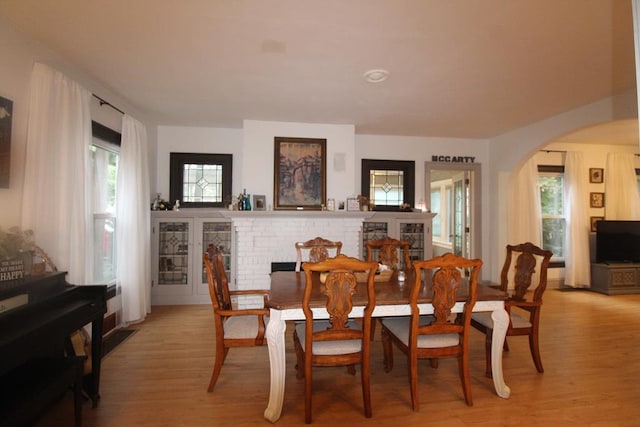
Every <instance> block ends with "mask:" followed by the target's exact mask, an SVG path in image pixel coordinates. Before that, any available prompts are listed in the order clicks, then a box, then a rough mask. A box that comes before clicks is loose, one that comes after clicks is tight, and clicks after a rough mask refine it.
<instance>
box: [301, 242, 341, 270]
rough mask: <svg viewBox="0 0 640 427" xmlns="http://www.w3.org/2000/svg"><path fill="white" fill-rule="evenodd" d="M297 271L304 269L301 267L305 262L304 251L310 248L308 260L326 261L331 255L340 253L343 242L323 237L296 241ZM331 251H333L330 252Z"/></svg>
mask: <svg viewBox="0 0 640 427" xmlns="http://www.w3.org/2000/svg"><path fill="white" fill-rule="evenodd" d="M295 247H296V271H302V270H301V269H300V267H301V266H302V263H303V255H302V252H303V251H307V250H308V252H309V253H308V257H307V261H308V262H319V261H324V260H325V259H327V258H329V257H330V256H338V255H340V251H341V250H342V242H334V241H331V240H327V239H325V238H322V237H316V238H315V239H311V240H307V241H306V242H296V244H295ZM330 251H331V252H332V253H330Z"/></svg>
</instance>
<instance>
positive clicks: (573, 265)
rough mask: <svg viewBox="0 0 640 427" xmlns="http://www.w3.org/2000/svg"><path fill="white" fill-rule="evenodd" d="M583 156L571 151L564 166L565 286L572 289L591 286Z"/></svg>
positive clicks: (588, 226)
mask: <svg viewBox="0 0 640 427" xmlns="http://www.w3.org/2000/svg"><path fill="white" fill-rule="evenodd" d="M582 157H583V156H582V153H580V152H575V151H568V152H567V154H566V158H565V165H564V209H565V218H566V229H565V233H566V234H565V245H564V251H565V254H564V264H565V268H564V272H565V278H564V284H565V285H567V286H570V287H573V288H588V287H589V286H590V285H591V260H590V258H589V231H590V224H589V222H588V220H587V212H589V207H588V205H587V200H586V197H585V194H586V191H587V189H586V186H585V184H586V179H585V177H586V176H588V175H587V173H586V172H585V168H584V161H583V158H582Z"/></svg>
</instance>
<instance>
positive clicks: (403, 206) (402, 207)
mask: <svg viewBox="0 0 640 427" xmlns="http://www.w3.org/2000/svg"><path fill="white" fill-rule="evenodd" d="M400 210H401V211H402V212H413V208H412V207H411V205H410V204H409V203H403V204H401V205H400Z"/></svg>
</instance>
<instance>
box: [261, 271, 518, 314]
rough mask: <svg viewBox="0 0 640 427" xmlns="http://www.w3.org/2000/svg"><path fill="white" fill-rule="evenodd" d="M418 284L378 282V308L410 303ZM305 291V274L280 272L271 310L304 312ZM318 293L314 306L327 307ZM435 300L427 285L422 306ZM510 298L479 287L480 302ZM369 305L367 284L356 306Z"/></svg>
mask: <svg viewBox="0 0 640 427" xmlns="http://www.w3.org/2000/svg"><path fill="white" fill-rule="evenodd" d="M318 280H319V278H318ZM414 281H415V279H414V278H413V276H412V275H411V274H407V277H406V279H405V281H404V282H398V277H397V275H396V274H393V275H392V276H391V278H390V279H389V281H386V282H376V283H375V289H376V305H394V304H406V303H408V301H409V292H410V290H411V286H413V283H414ZM304 287H305V276H304V272H300V273H296V272H294V271H276V272H273V273H271V290H270V295H269V300H268V302H267V307H268V308H274V309H277V310H284V309H289V308H300V307H301V306H302V294H303V292H304ZM316 289H318V292H314V295H312V301H311V305H312V306H313V307H323V306H324V305H325V304H326V297H325V296H322V295H320V293H319V287H316ZM314 291H315V289H314ZM467 291H468V289H467V288H466V287H464V286H463V287H461V289H460V291H459V292H458V297H459V298H460V300H464V299H466V293H467ZM432 296H433V290H432V289H431V287H430V286H429V284H426V285H425V286H423V289H422V290H421V291H420V295H419V296H418V302H421V303H428V302H431V299H432ZM506 297H507V294H506V293H504V292H502V291H500V290H498V289H495V288H492V287H489V286H486V285H484V284H478V297H477V301H496V300H505V299H506ZM366 301H367V298H366V286H365V284H364V283H363V286H358V289H357V291H356V294H355V295H354V296H353V303H354V304H355V305H365V304H366Z"/></svg>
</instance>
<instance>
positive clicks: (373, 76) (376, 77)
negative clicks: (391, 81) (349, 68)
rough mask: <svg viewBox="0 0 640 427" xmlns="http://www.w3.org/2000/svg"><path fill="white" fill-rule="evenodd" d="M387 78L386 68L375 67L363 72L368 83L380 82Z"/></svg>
mask: <svg viewBox="0 0 640 427" xmlns="http://www.w3.org/2000/svg"><path fill="white" fill-rule="evenodd" d="M388 78H389V72H388V71H387V70H382V69H377V70H369V71H367V72H366V73H364V79H365V81H367V82H369V83H381V82H383V81H385V80H387V79H388Z"/></svg>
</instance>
